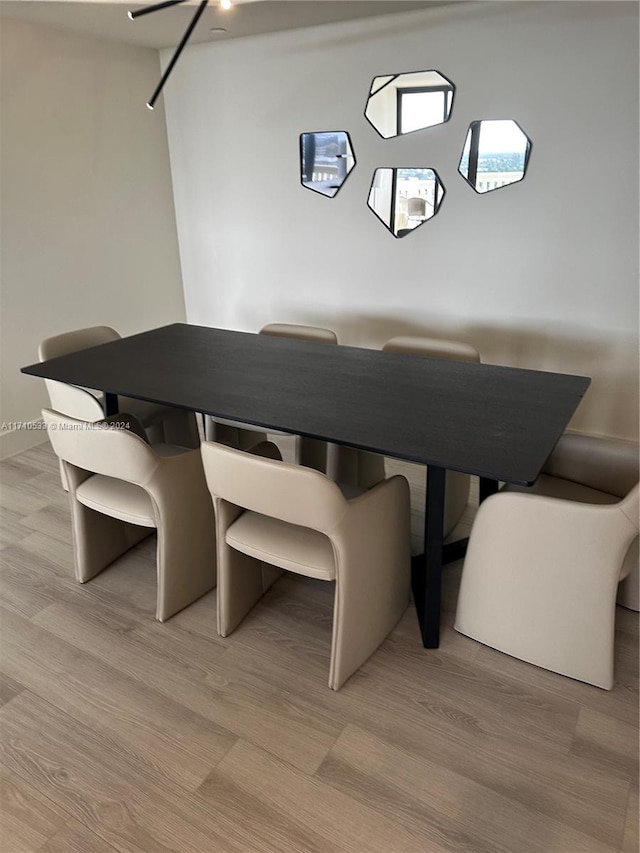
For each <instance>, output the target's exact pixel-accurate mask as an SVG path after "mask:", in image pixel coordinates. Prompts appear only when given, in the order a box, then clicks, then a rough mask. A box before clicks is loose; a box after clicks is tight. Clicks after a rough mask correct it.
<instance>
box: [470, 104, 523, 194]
mask: <svg viewBox="0 0 640 853" xmlns="http://www.w3.org/2000/svg"><path fill="white" fill-rule="evenodd" d="M530 152H531V141H530V139H529V137H528V136H527V135H526V133H525V132H524V131H523V130H522V128H521V127H520V126H519V125H518V124H517V123H516V122H515V121H513V120H512V119H491V120H484V121H474V122H471V124H470V125H469V130H468V132H467V138H466V140H465V144H464V148H463V151H462V156H461V157H460V164H459V166H458V171H459V172H460V174H461V175H462V176H463V178H465V179H466V180H467V181H468V183H469V184H470V185H471V186H472V187H473V189H474V190H475V191H476V192H478V193H486V192H489V191H490V190H496V189H500V187H505V186H508V185H509V184H514V183H516V182H517V181H521V180H522V178H523V177H524V175H525V172H526V170H527V165H528V162H529V154H530Z"/></svg>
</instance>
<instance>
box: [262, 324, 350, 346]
mask: <svg viewBox="0 0 640 853" xmlns="http://www.w3.org/2000/svg"><path fill="white" fill-rule="evenodd" d="M260 334H261V335H272V336H273V337H277V338H296V339H297V340H300V341H315V342H316V343H318V344H337V343H338V336H337V335H336V333H335V332H332V331H331V329H323V328H321V327H319V326H298V325H296V324H295V323H269V324H268V325H267V326H264V327H263V328H262V329H260Z"/></svg>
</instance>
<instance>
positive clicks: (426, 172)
mask: <svg viewBox="0 0 640 853" xmlns="http://www.w3.org/2000/svg"><path fill="white" fill-rule="evenodd" d="M444 192H445V190H444V186H443V184H442V181H441V180H440V178H439V177H438V173H437V172H436V171H435V169H430V168H428V167H424V168H420V167H412V168H395V169H388V168H382V169H376V170H375V172H374V173H373V181H372V182H371V189H370V190H369V199H368V201H367V204H368V205H369V207H370V208H371V210H372V211H373V212H374V213H375V215H376V216H377V217H378V219H379V220H380V222H382V224H383V225H385V226H386V227H387V228H388V229H389V231H391V233H392V234H393V236H394V237H406V236H407V234H410V233H411V232H412V231H415V230H416V228H419V227H420V226H421V225H424V223H425V222H427V221H428V220H429V219H431V218H432V217H434V216H435V215H436V213H437V212H438V210H439V209H440V205H441V204H442V199H443V198H444Z"/></svg>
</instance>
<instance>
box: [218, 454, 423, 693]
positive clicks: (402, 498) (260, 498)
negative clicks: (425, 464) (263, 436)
mask: <svg viewBox="0 0 640 853" xmlns="http://www.w3.org/2000/svg"><path fill="white" fill-rule="evenodd" d="M268 446H269V447H270V448H272V450H273V451H274V452H273V453H272V456H273V457H274V458H271V459H268V458H262V457H261V456H257V455H253V454H251V453H244V452H242V451H239V450H235V449H232V448H228V447H225V446H224V445H221V444H216V443H210V442H205V443H204V444H203V445H202V458H203V461H204V469H205V474H206V478H207V483H208V486H209V490H210V492H211V495H212V497H213V502H214V506H215V515H216V535H217V543H218V633H219V634H221V635H222V636H225V637H226V636H227V635H228V634H230V633H231V632H232V631H233V630H234V628H236V626H237V625H238V624H239V623H240V622H241V621H242V619H243V618H244V617H245V615H246V614H247V613H248V612H249V610H250V609H251V608H252V607H253V605H254V604H255V603H256V602H257V601H258V600H259V599H260V598H261V596H262V595H263V594H264V593H265V592H266V590H267V589H268V587H269V586H270V585H271V584H272V583H273V582H274V581H275V580H276V579H277V577H279V575H280V574H281V573H282V572H281V571H280V570H282V569H286V570H288V571H291V572H296V573H297V574H301V575H305V576H307V577H313V578H320V579H322V580H327V581H334V582H335V599H334V614H333V639H332V644H331V665H330V671H329V687H331V688H332V689H334V690H338V689H339V688H340V687H341V686H342V685H343V684H344V682H345V681H346V680H347V679H348V678H349V676H350V675H352V674H353V673H354V672H355V671H356V670H357V669H358V668H359V667H360V666H361V665H362V664H363V663H364V662H365V661H366V660H367V658H368V657H369V656H370V655H371V654H373V652H374V651H375V650H376V649H377V648H378V646H379V645H380V643H381V642H382V641H383V640H384V639H385V637H386V636H387V635H388V634H389V632H390V631H391V630H392V629H393V627H394V626H395V625H396V623H397V622H398V620H399V619H400V617H401V615H402V613H403V612H404V610H405V609H406V607H407V604H408V602H409V585H410V531H409V488H408V485H407V481H406V480H405V479H404V477H391V478H390V479H389V480H386V481H384V482H383V483H380V484H379V485H378V486H376V487H375V488H373V489H371V490H370V491H367V492H364V493H362V494H360V495H359V496H357V497H355V498H353V499H351V500H348V499H347V498H346V497H345V496H344V495H343V493H342V492H341V490H340V488H339V487H338V486H337V485H336V484H335V483H334V482H333V481H332V480H330V479H329V478H328V477H327V476H326V475H324V474H322V473H320V472H318V471H313V470H311V469H309V468H304V467H302V466H298V465H290V464H286V463H284V462H281V461H280V460H279V459H278V458H275V457H277V456H279V454H278V451H277V448H276V447H275V446H274V445H268ZM258 452H260V453H263V454H264V450H260V451H258Z"/></svg>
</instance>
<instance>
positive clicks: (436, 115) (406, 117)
mask: <svg viewBox="0 0 640 853" xmlns="http://www.w3.org/2000/svg"><path fill="white" fill-rule="evenodd" d="M452 98H453V92H452V91H451V89H447V88H445V87H442V86H441V87H438V86H433V87H424V88H416V89H398V135H399V136H400V135H402V134H403V133H411V132H412V131H414V130H421V129H422V128H424V127H433V125H434V124H444V122H445V121H446V120H447V118H448V116H449V112H450V110H451V100H452Z"/></svg>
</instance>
